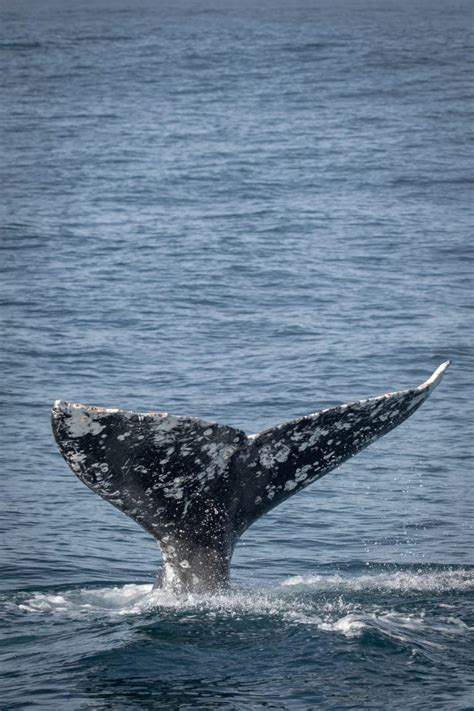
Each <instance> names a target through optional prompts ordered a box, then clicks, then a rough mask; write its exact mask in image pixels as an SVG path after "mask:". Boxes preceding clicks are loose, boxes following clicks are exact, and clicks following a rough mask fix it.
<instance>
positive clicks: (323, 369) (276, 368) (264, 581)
mask: <svg viewBox="0 0 474 711" xmlns="http://www.w3.org/2000/svg"><path fill="white" fill-rule="evenodd" d="M0 15H1V17H0V60H1V66H2V71H1V74H0V84H1V101H0V116H1V139H0V140H1V161H0V178H1V185H2V191H1V196H0V218H1V219H0V228H1V230H2V231H1V241H0V248H1V251H0V253H1V260H0V269H1V281H0V290H1V293H0V297H1V303H2V310H1V316H2V347H1V358H2V370H1V372H2V385H3V387H2V388H1V396H0V397H1V408H2V410H1V417H2V423H1V425H2V430H1V431H2V435H1V437H2V448H1V451H0V464H1V476H2V497H1V511H0V530H1V532H2V549H1V554H0V555H1V563H2V576H1V600H0V606H1V621H2V637H1V646H0V654H1V655H2V661H1V664H0V669H1V671H0V674H1V675H2V676H1V702H0V707H1V708H2V711H3V709H18V708H34V707H36V706H37V707H43V708H47V709H87V708H94V709H110V708H112V709H129V708H137V709H155V708H163V709H195V708H199V709H211V708H213V709H214V708H219V709H248V708H251V709H287V708H289V709H342V708H344V709H358V708H373V709H381V708H383V709H400V708H403V709H425V708H426V709H450V710H451V709H459V710H461V709H470V708H472V707H473V706H474V692H473V684H472V672H471V667H470V662H471V654H472V642H473V634H472V630H473V626H474V605H473V597H472V594H473V578H474V576H473V572H474V559H473V553H472V551H473V549H474V536H473V530H472V511H473V498H472V454H473V442H474V436H473V435H474V432H473V427H472V415H471V411H472V397H473V395H474V393H473V387H472V333H473V332H474V328H473V326H474V324H473V323H472V296H471V295H472V275H473V261H472V255H473V252H472V242H470V239H471V232H472V209H471V203H472V166H471V161H470V158H469V151H468V149H467V140H468V133H469V127H470V123H469V110H470V109H471V108H472V105H471V104H470V98H469V94H470V90H471V85H470V76H469V68H468V48H467V45H468V40H469V32H470V25H471V24H472V8H471V6H470V5H469V3H464V2H456V3H439V4H438V3H436V2H429V3H428V2H422V1H421V0H416V1H415V2H404V0H402V1H400V2H389V0H381V1H380V2H377V3H368V2H367V3H366V2H363V1H362V0H354V1H353V2H349V0H347V1H345V2H317V3H316V2H314V3H313V2H306V3H303V2H302V1H301V2H300V1H299V0H298V2H295V3H290V2H287V3H285V2H283V0H272V2H259V3H258V4H255V3H250V2H243V1H242V2H239V3H237V2H235V3H232V2H231V1H230V0H223V2H219V3H215V4H213V3H211V2H204V3H199V2H193V3H192V2H184V0H180V1H179V2H173V3H163V2H156V3H152V2H149V3H147V2H145V0H138V2H136V3H134V4H133V5H132V4H130V5H128V4H127V3H126V2H124V1H123V0H116V2H110V3H109V4H105V3H97V2H95V3H94V4H92V3H90V4H84V3H83V2H78V3H74V4H73V3H72V2H71V3H59V2H58V3H54V2H50V1H49V0H48V1H47V2H43V3H36V4H32V3H29V2H28V3H27V2H23V0H18V1H16V2H15V3H10V2H7V0H2V1H1V2H0ZM447 358H450V359H452V361H453V365H452V367H451V369H450V370H449V371H448V372H447V374H446V376H445V379H444V381H443V383H442V384H441V385H440V386H439V388H438V389H437V390H436V392H435V393H434V394H433V396H432V397H431V398H430V400H429V401H428V402H427V403H426V404H425V405H423V407H422V408H421V409H420V411H419V412H417V413H416V415H415V416H414V417H413V418H412V419H411V420H410V421H408V422H407V423H405V424H403V425H402V426H401V427H400V428H399V429H397V430H395V431H394V432H393V433H391V434H390V435H388V436H387V437H386V438H384V439H383V440H381V441H380V442H378V443H376V444H375V445H374V446H372V447H371V448H369V449H368V450H367V451H365V452H363V453H362V454H360V455H358V456H357V457H356V458H355V459H353V460H351V461H349V462H347V463H346V464H345V465H343V467H341V469H340V471H338V472H336V473H333V474H331V475H330V476H328V477H327V478H326V479H323V480H322V481H320V482H317V483H315V484H314V486H312V487H309V488H308V489H307V490H306V491H304V492H302V493H301V494H298V495H297V496H295V497H294V498H292V499H290V500H289V501H288V502H286V503H285V504H284V505H282V506H280V507H278V508H276V509H275V510H274V511H273V512H271V514H269V515H268V516H266V517H264V518H262V519H261V520H260V521H258V522H257V523H256V524H255V525H254V526H252V527H251V528H250V530H249V531H247V533H246V534H245V536H244V537H243V539H242V541H241V543H240V545H239V546H238V547H237V549H236V553H235V556H234V561H233V567H232V571H233V585H232V589H231V591H230V592H229V593H228V594H226V595H221V596H214V597H213V596H209V597H207V596H184V597H175V596H170V595H169V594H164V593H162V592H159V591H152V584H153V581H154V579H155V576H156V573H157V571H158V569H159V566H160V557H159V551H158V549H157V546H156V543H155V542H154V541H153V540H152V539H151V538H150V537H149V536H148V535H147V534H146V533H145V532H144V531H142V530H141V529H140V528H139V527H138V526H137V525H136V524H135V523H133V522H132V521H131V520H129V519H127V518H126V517H125V516H124V515H123V514H121V513H120V512H118V511H116V510H114V509H113V508H112V507H111V506H109V505H108V504H107V503H105V502H104V501H102V500H100V499H99V498H98V497H96V496H95V495H94V494H93V493H92V492H90V491H88V490H87V489H86V488H85V487H84V486H83V485H82V484H81V483H80V482H79V481H78V480H77V479H76V478H75V477H74V475H73V474H72V472H71V471H69V470H68V468H67V466H66V465H65V464H64V462H63V460H62V459H61V457H60V455H59V454H58V452H57V451H56V448H55V445H54V442H53V439H52V436H51V432H50V426H49V408H50V405H51V403H52V402H53V400H55V399H56V398H63V399H67V400H75V401H81V402H86V403H92V404H99V405H109V406H121V407H126V408H130V409H137V410H140V409H143V410H166V411H169V412H172V413H175V414H188V415H195V416H199V417H203V418H206V419H209V420H217V421H220V422H225V423H228V424H231V425H235V426H238V427H242V428H244V429H245V430H246V431H248V432H256V431H258V430H260V429H263V428H264V427H267V426H270V425H272V424H274V423H277V422H279V421H281V420H285V419H289V418H291V417H294V416H297V415H300V414H305V413H308V412H313V411H315V410H317V409H319V408H322V407H325V406H328V405H333V404H337V403H341V402H344V401H349V400H353V399H357V398H361V397H366V396H370V395H377V394H380V393H382V392H384V391H386V390H393V389H396V388H401V387H407V386H412V385H417V384H419V383H421V382H422V381H423V380H425V379H426V377H427V376H429V375H430V373H431V372H432V370H434V369H435V367H437V366H438V365H439V364H440V363H441V362H442V361H443V360H446V359H447Z"/></svg>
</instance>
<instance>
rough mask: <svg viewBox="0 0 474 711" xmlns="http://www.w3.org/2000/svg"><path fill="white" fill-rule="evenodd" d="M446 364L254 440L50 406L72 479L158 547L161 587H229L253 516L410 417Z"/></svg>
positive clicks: (206, 428)
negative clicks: (411, 384) (408, 383)
mask: <svg viewBox="0 0 474 711" xmlns="http://www.w3.org/2000/svg"><path fill="white" fill-rule="evenodd" d="M448 366H449V361H447V362H446V363H443V364H442V365H441V366H440V367H439V368H438V369H437V370H436V371H435V372H434V373H433V375H432V376H431V377H430V378H429V380H427V381H426V382H425V383H423V384H422V385H420V386H418V387H416V388H412V389H409V390H400V391H398V392H392V393H387V394H385V395H380V396H379V397H374V398H369V399H367V400H358V401H356V402H352V403H349V404H346V405H339V406H337V407H331V408H327V409H325V410H321V411H320V412H315V413H313V414H310V415H305V416H303V417H299V418H297V419H294V420H290V421H289V422H284V423H283V424H279V425H277V426H276V427H272V428H270V429H267V430H265V431H263V432H260V433H259V434H256V435H247V434H246V433H245V432H243V431H242V430H239V429H235V428H233V427H229V426H226V425H219V424H216V423H213V422H205V421H204V420H200V419H199V418H194V417H181V416H175V415H170V414H168V413H165V412H147V413H139V412H131V411H127V410H119V409H108V408H103V407H93V406H89V405H81V404H77V403H69V402H64V401H61V400H57V401H56V402H55V404H54V406H53V410H52V426H53V432H54V436H55V439H56V442H57V444H58V446H59V449H60V451H61V454H62V455H63V457H64V459H65V460H66V461H67V463H68V464H69V466H70V467H71V469H72V470H73V472H74V473H75V474H76V475H77V476H78V477H79V479H81V481H83V482H84V483H85V484H86V485H87V486H88V487H89V488H91V489H92V490H93V491H95V492H96V493H97V494H99V496H102V497H103V498H104V499H106V500H107V501H109V502H110V503H111V504H113V505H114V506H115V507H116V508H118V509H120V510H121V511H123V512H124V513H126V514H127V515H128V516H130V517H131V518H133V519H134V520H135V521H137V523H139V524H140V525H141V526H143V528H144V529H145V530H146V531H148V532H149V533H151V534H152V535H153V536H154V537H155V538H156V539H157V540H158V541H159V543H160V547H161V550H162V555H163V568H162V573H161V578H160V582H159V584H160V585H161V586H162V587H164V588H167V589H171V590H174V591H177V592H181V591H184V592H186V591H215V590H219V589H221V588H225V587H226V586H227V585H228V584H229V567H230V560H231V557H232V553H233V550H234V547H235V544H236V542H237V540H238V538H239V537H240V536H241V535H242V533H243V532H244V531H245V530H246V529H247V528H248V527H249V526H250V525H251V524H252V523H253V522H254V521H255V520H256V519H257V518H259V517H260V516H262V515H263V514H264V513H266V512H267V511H270V509H272V508H273V507H275V506H277V505H278V504H280V503H281V502H283V501H285V500H286V499H287V498H288V497H290V496H292V495H293V494H295V493H297V492H298V491H300V490H301V489H303V488H304V487H306V486H308V485H309V484H312V483H313V482H314V481H316V480H317V479H320V478H321V477H322V476H324V475H325V474H327V473H328V472H330V471H332V470H333V469H335V468H336V467H338V466H339V465H340V464H342V463H343V462H344V461H345V460H346V459H349V457H352V456H353V455H354V454H357V452H360V451H361V450H362V449H364V448H365V447H367V446H368V445H369V444H371V442H374V441H375V440H376V439H378V438H379V437H381V436H382V435H384V434H386V433H387V432H389V431H390V430H392V429H393V428H394V427H397V425H399V424H400V423H401V422H403V421H404V420H406V418H407V417H409V416H410V415H411V414H413V413H414V412H415V411H416V410H417V409H418V407H420V405H421V404H422V403H423V402H424V401H425V400H426V398H427V397H428V396H429V395H430V393H431V392H432V390H433V389H434V388H435V387H436V385H437V384H438V383H439V381H440V380H441V378H442V376H443V374H444V372H445V370H446V368H447V367H448Z"/></svg>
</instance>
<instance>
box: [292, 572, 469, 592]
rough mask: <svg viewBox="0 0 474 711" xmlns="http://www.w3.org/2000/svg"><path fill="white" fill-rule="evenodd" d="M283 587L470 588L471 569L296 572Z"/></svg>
mask: <svg viewBox="0 0 474 711" xmlns="http://www.w3.org/2000/svg"><path fill="white" fill-rule="evenodd" d="M282 585H283V586H292V585H304V586H310V587H311V588H316V589H318V590H340V591H341V592H342V591H344V592H345V591H362V590H383V591H400V592H409V591H411V590H413V591H433V592H443V591H448V590H462V591H468V590H474V577H473V574H472V571H470V570H465V569H457V570H442V571H432V572H427V571H396V572H392V573H390V572H386V573H385V572H381V573H372V574H365V575H357V576H352V577H348V576H344V575H340V574H336V575H296V576H293V577H291V578H288V579H287V580H284V581H283V582H282Z"/></svg>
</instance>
